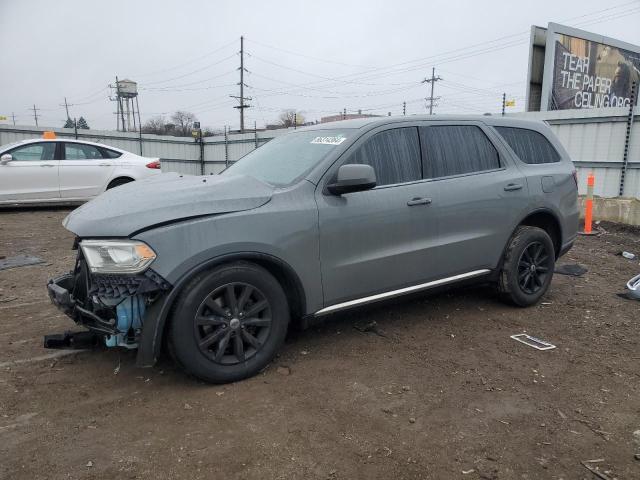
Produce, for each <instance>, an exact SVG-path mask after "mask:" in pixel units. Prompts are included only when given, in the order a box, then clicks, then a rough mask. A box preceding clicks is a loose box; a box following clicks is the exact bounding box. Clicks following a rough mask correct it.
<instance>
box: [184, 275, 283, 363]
mask: <svg viewBox="0 0 640 480" xmlns="http://www.w3.org/2000/svg"><path fill="white" fill-rule="evenodd" d="M193 325H194V333H195V335H196V339H197V342H198V348H199V349H200V351H201V352H202V353H203V354H204V355H205V356H206V357H208V358H210V359H211V360H212V361H214V362H216V363H219V364H222V365H235V364H238V363H242V362H244V361H246V360H248V359H250V358H251V357H253V356H254V355H255V354H256V352H257V351H258V350H260V348H261V347H262V345H263V344H264V342H265V340H266V339H267V337H268V336H269V332H270V330H271V306H270V304H269V301H268V300H267V298H266V297H265V295H264V294H263V293H262V292H261V291H260V290H259V289H258V288H256V287H254V286H252V285H249V284H248V283H243V282H234V283H229V284H226V285H222V286H220V287H218V288H216V289H215V290H214V291H212V292H211V293H210V294H209V295H208V296H207V298H205V300H204V301H203V302H202V303H201V304H200V307H199V308H198V310H197V312H196V315H195V318H194V322H193Z"/></svg>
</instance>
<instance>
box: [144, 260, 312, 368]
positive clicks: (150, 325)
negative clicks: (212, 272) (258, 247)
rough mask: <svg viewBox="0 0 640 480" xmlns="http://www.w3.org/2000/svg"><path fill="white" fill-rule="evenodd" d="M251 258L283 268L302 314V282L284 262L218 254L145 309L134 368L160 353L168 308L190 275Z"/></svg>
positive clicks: (154, 359) (147, 363) (152, 361)
mask: <svg viewBox="0 0 640 480" xmlns="http://www.w3.org/2000/svg"><path fill="white" fill-rule="evenodd" d="M252 259H253V260H265V261H268V262H271V263H275V264H277V265H278V266H279V267H281V268H282V269H284V270H285V271H286V272H287V274H288V275H289V278H291V279H293V280H294V282H295V286H296V290H297V293H298V294H299V296H300V299H301V302H302V303H303V305H302V312H303V313H304V312H306V306H305V305H304V303H305V296H304V289H303V287H302V282H301V281H300V278H299V277H298V275H297V274H296V272H295V271H294V270H293V268H291V266H290V265H289V264H288V263H286V262H285V261H284V260H281V259H279V258H278V257H274V256H273V255H268V254H265V253H260V252H237V253H230V254H225V255H220V256H218V257H214V258H212V259H210V260H207V261H206V262H204V263H201V264H200V265H197V266H196V267H194V268H192V269H191V270H189V271H188V272H186V273H185V274H184V275H182V277H180V278H179V279H178V281H177V282H175V284H174V285H173V288H172V289H171V291H169V292H168V293H165V294H164V295H162V296H161V297H160V298H158V299H157V300H156V301H155V302H154V303H153V304H152V305H151V306H150V307H149V308H147V310H146V312H145V314H144V321H143V324H142V333H141V335H140V341H139V343H138V353H137V356H136V365H137V366H138V367H152V366H154V365H155V363H156V362H157V360H158V358H159V357H160V353H161V348H162V340H163V335H164V330H165V323H166V321H167V318H168V316H169V312H170V311H171V307H172V306H173V303H174V301H175V299H176V297H177V296H178V294H179V293H180V291H181V290H182V288H183V287H184V285H185V284H186V283H187V282H188V281H189V280H190V279H191V278H192V277H193V276H194V275H196V274H198V273H200V272H202V271H204V270H208V269H210V268H211V267H214V266H216V265H220V264H223V263H228V262H232V261H235V260H252Z"/></svg>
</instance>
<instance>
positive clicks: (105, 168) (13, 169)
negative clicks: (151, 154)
mask: <svg viewBox="0 0 640 480" xmlns="http://www.w3.org/2000/svg"><path fill="white" fill-rule="evenodd" d="M159 173H160V159H158V158H145V157H140V156H138V155H135V154H133V153H130V152H127V151H125V150H120V149H119V148H114V147H111V146H107V145H102V144H100V143H93V142H85V141H82V140H67V139H45V138H43V139H36V140H24V141H22V142H18V143H13V144H9V145H4V146H2V147H0V205H15V204H29V203H79V202H84V201H87V200H90V199H91V198H93V197H95V196H97V195H100V194H101V193H102V192H104V191H105V190H107V189H109V188H113V187H117V186H118V185H122V184H124V183H128V182H132V181H134V180H140V179H142V178H146V177H149V176H151V175H157V174H159Z"/></svg>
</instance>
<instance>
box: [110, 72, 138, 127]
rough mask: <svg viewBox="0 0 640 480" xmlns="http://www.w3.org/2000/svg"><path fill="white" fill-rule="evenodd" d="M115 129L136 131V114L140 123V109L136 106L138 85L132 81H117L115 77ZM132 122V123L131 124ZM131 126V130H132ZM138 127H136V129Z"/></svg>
mask: <svg viewBox="0 0 640 480" xmlns="http://www.w3.org/2000/svg"><path fill="white" fill-rule="evenodd" d="M112 88H115V90H116V98H115V101H116V109H117V112H116V125H117V126H116V128H117V130H118V131H121V129H122V131H123V132H127V131H128V132H131V131H134V132H135V131H136V130H137V128H136V112H137V113H138V123H140V108H139V105H138V84H137V83H136V82H134V81H133V80H129V79H126V78H125V79H123V80H118V77H116V84H115V87H113V86H112ZM132 120H133V122H132ZM132 126H133V128H132ZM139 127H140V125H138V128H139Z"/></svg>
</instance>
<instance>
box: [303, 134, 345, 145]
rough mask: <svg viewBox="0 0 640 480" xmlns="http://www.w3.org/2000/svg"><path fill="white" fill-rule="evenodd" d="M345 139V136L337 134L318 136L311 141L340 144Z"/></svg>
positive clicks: (322, 143) (323, 143)
mask: <svg viewBox="0 0 640 480" xmlns="http://www.w3.org/2000/svg"><path fill="white" fill-rule="evenodd" d="M345 140H346V137H343V136H342V135H336V136H334V137H316V138H314V139H313V140H311V143H315V144H321V145H340V144H341V143H342V142H344V141H345Z"/></svg>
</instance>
